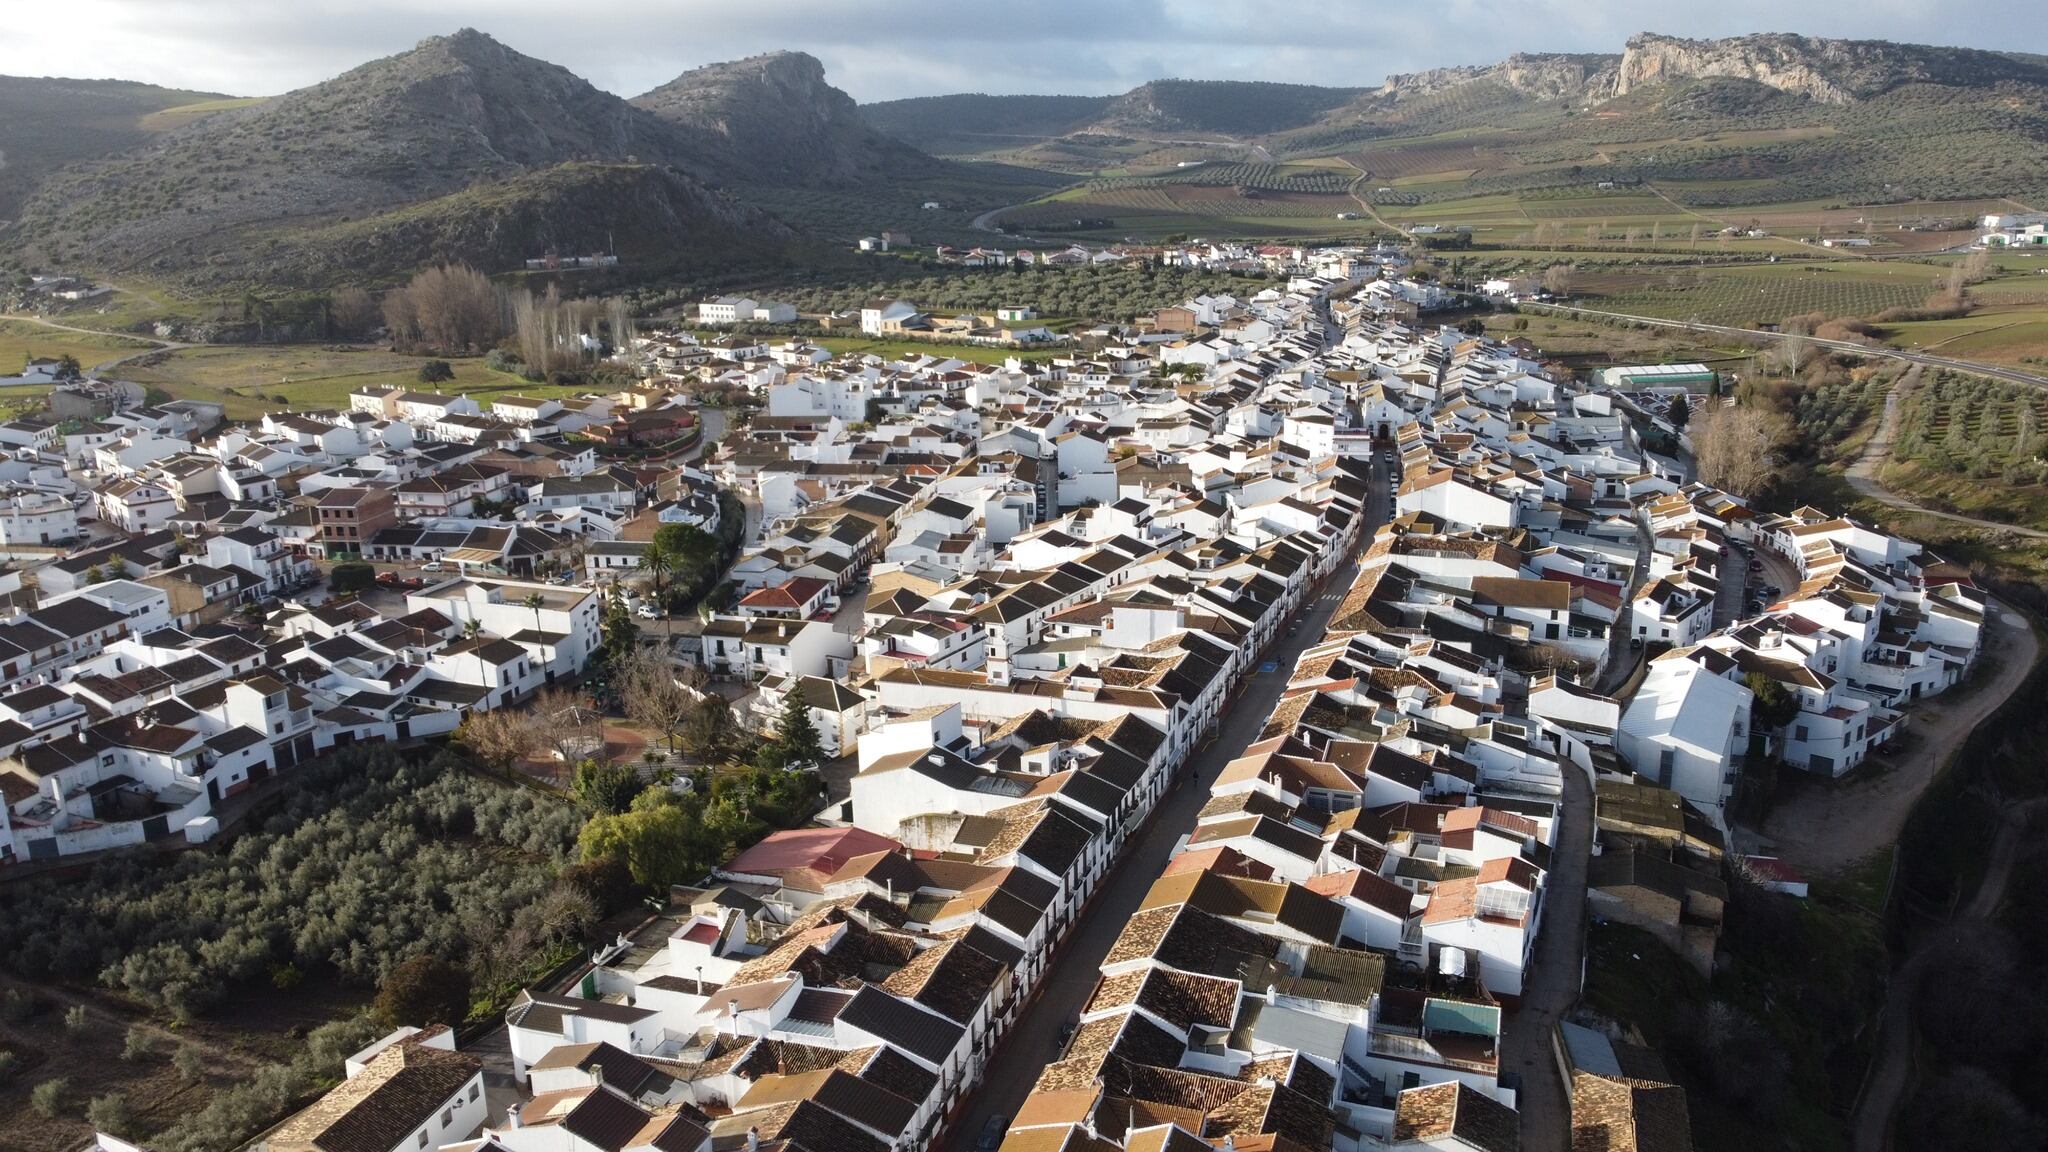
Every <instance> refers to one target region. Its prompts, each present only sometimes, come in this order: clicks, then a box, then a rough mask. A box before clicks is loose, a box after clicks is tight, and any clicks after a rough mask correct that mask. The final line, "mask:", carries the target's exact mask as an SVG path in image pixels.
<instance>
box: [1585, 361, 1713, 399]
mask: <svg viewBox="0 0 2048 1152" xmlns="http://www.w3.org/2000/svg"><path fill="white" fill-rule="evenodd" d="M1719 378H1720V374H1719V373H1717V372H1715V371H1714V370H1713V369H1712V368H1709V367H1707V366H1706V365H1705V364H1641V365H1635V366H1633V367H1627V366H1625V367H1619V368H1603V369H1601V370H1600V373H1599V376H1598V377H1597V379H1598V380H1599V382H1600V383H1601V384H1602V385H1605V386H1606V387H1609V388H1613V389H1616V390H1617V391H1622V392H1636V391H1641V390H1644V389H1651V388H1688V389H1689V388H1696V387H1697V388H1711V387H1712V386H1713V384H1714V381H1716V380H1718V379H1719Z"/></svg>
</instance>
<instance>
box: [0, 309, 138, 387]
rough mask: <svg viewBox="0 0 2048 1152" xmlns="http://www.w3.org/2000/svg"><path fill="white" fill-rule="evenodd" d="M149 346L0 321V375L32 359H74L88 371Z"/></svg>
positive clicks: (115, 337)
mask: <svg viewBox="0 0 2048 1152" xmlns="http://www.w3.org/2000/svg"><path fill="white" fill-rule="evenodd" d="M147 347H149V345H147V344H144V343H141V342H140V341H136V340H125V339H122V338H121V337H118V336H88V335H86V334H85V333H83V332H66V331H64V330H63V329H61V328H45V327H43V326H42V325H40V324H32V323H30V322H28V321H26V320H0V375H5V376H12V375H13V374H15V373H16V372H19V371H21V366H22V365H23V364H24V363H26V362H27V361H28V360H29V359H30V358H31V357H39V356H67V355H69V356H76V357H78V362H79V363H80V364H81V365H84V366H85V367H87V368H90V367H92V366H93V365H95V364H100V363H104V362H105V361H108V360H114V359H118V358H119V357H121V356H125V355H127V354H128V353H130V352H135V351H139V350H141V349H144V348H147Z"/></svg>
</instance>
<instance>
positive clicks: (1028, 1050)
mask: <svg viewBox="0 0 2048 1152" xmlns="http://www.w3.org/2000/svg"><path fill="white" fill-rule="evenodd" d="M1383 476H1384V471H1383V467H1382V465H1381V464H1380V463H1379V462H1378V461H1377V459H1375V462H1374V464H1373V484H1372V498H1371V502H1370V505H1369V506H1368V508H1367V510H1366V523H1365V526H1364V527H1363V528H1362V529H1361V530H1360V532H1359V545H1360V547H1363V546H1364V544H1366V543H1368V542H1369V541H1370V539H1371V534H1372V531H1373V529H1374V528H1375V527H1377V526H1378V525H1380V524H1384V523H1386V520H1387V511H1388V509H1387V505H1388V503H1389V501H1388V498H1387V492H1386V488H1385V486H1384V482H1383ZM1357 574H1358V561H1357V556H1356V550H1354V552H1353V555H1352V556H1351V557H1349V558H1347V559H1346V561H1345V563H1344V564H1342V565H1341V566H1339V567H1338V568H1337V570H1336V571H1334V572H1332V573H1331V574H1330V578H1329V581H1328V583H1327V584H1325V585H1324V587H1323V591H1322V592H1321V593H1320V594H1319V595H1317V596H1315V597H1314V598H1313V599H1311V600H1308V601H1306V602H1305V603H1304V604H1303V605H1302V607H1301V608H1300V609H1299V610H1298V611H1297V612H1296V613H1295V616H1294V619H1293V623H1294V625H1295V628H1294V631H1293V633H1292V634H1291V635H1290V634H1289V633H1288V631H1287V629H1286V628H1282V629H1281V630H1280V634H1279V636H1278V637H1277V638H1276V639H1275V640H1274V642H1273V647H1272V648H1271V649H1270V650H1268V652H1267V653H1266V660H1267V661H1270V662H1272V663H1274V664H1276V665H1277V668H1276V669H1275V670H1274V671H1272V672H1254V673H1253V674H1252V675H1250V676H1247V677H1246V678H1245V681H1244V689H1243V694H1242V695H1240V696H1239V697H1238V698H1237V700H1236V702H1235V703H1233V704H1231V705H1230V706H1229V707H1228V708H1227V709H1226V710H1225V712H1224V717H1223V724H1222V727H1221V729H1220V730H1219V732H1218V734H1217V736H1216V739H1215V740H1214V741H1212V742H1210V743H1209V744H1208V745H1206V746H1205V747H1202V748H1200V749H1197V750H1196V751H1195V753H1194V754H1193V755H1192V756H1191V757H1189V759H1188V763H1187V764H1186V765H1184V766H1183V767H1182V769H1181V777H1180V782H1179V785H1178V786H1177V787H1174V788H1172V789H1170V790H1169V791H1168V792H1167V793H1166V794H1165V795H1164V796H1163V797H1161V798H1160V801H1159V807H1158V808H1156V809H1155V810H1154V811H1153V813H1152V818H1151V820H1150V822H1149V823H1148V824H1147V825H1146V826H1145V828H1144V830H1143V831H1141V832H1140V833H1138V834H1137V835H1136V836H1134V837H1133V838H1132V839H1131V840H1130V841H1129V842H1128V843H1127V844H1126V845H1125V847H1124V851H1123V857H1122V859H1120V860H1119V861H1118V862H1117V864H1116V866H1115V868H1114V869H1113V870H1112V871H1111V872H1110V874H1109V875H1108V876H1106V877H1105V878H1104V879H1103V881H1102V885H1101V887H1099V888H1098V889H1096V892H1095V897H1094V899H1093V900H1092V901H1091V902H1090V903H1089V906H1088V908H1087V910H1086V912H1085V913H1084V914H1083V915H1082V918H1081V919H1080V921H1079V922H1078V923H1076V924H1075V926H1074V930H1073V932H1072V933H1071V934H1070V935H1069V936H1068V938H1067V940H1066V942H1065V943H1064V944H1063V945H1062V946H1061V948H1060V951H1059V953H1058V955H1057V957H1056V958H1055V959H1054V960H1053V962H1052V965H1051V967H1049V968H1048V969H1047V970H1046V973H1045V976H1044V978H1043V979H1042V980H1040V981H1039V986H1038V992H1037V993H1036V1002H1035V1003H1032V1004H1030V1005H1028V1006H1026V1008H1025V1009H1024V1012H1023V1013H1022V1015H1020V1016H1019V1017H1018V1020H1017V1023H1016V1026H1015V1027H1013V1028H1011V1029H1010V1033H1009V1035H1008V1036H1006V1037H1004V1038H1003V1041H1002V1043H1001V1044H1000V1045H999V1046H998V1050H997V1054H996V1056H995V1058H994V1059H992V1060H991V1061H990V1065H989V1066H990V1068H991V1069H992V1070H995V1071H994V1073H993V1074H992V1075H991V1076H990V1077H989V1078H988V1079H987V1080H985V1081H984V1082H983V1083H982V1086H981V1088H980V1089H979V1090H978V1091H977V1092H976V1093H975V1095H973V1096H972V1097H970V1098H969V1100H968V1103H967V1105H966V1107H965V1108H963V1109H962V1111H961V1113H960V1115H959V1116H958V1117H957V1118H956V1119H955V1121H954V1124H953V1128H952V1130H951V1139H950V1146H951V1147H953V1148H957V1149H961V1150H962V1152H972V1150H973V1149H974V1147H975V1142H976V1141H977V1140H978V1139H979V1138H980V1136H981V1131H982V1129H983V1128H984V1127H985V1126H987V1124H988V1122H989V1118H990V1117H992V1116H1000V1117H1002V1118H1003V1121H1004V1122H1005V1123H1007V1122H1008V1121H1009V1119H1010V1118H1011V1117H1013V1116H1015V1115H1016V1114H1017V1109H1018V1108H1019V1107H1020V1106H1021V1105H1022V1104H1023V1103H1024V1098H1025V1097H1026V1096H1028V1095H1030V1093H1031V1085H1032V1084H1033V1083H1034V1082H1035V1081H1036V1080H1037V1078H1038V1071H1039V1069H1040V1068H1042V1067H1043V1066H1044V1065H1046V1064H1047V1063H1050V1062H1051V1061H1053V1060H1055V1059H1057V1058H1058V1056H1059V1052H1058V1050H1057V1049H1058V1044H1059V1035H1060V1030H1061V1029H1062V1028H1063V1027H1064V1026H1065V1025H1066V1024H1067V1023H1068V1022H1070V1021H1072V1020H1074V1019H1075V1018H1076V1017H1078V1016H1079V1015H1080V1012H1081V1008H1082V1006H1083V1005H1084V1004H1086V1003H1087V1001H1088V997H1089V996H1090V995H1092V994H1093V993H1094V991H1095V980H1096V973H1097V970H1098V969H1099V968H1101V966H1102V960H1103V957H1105V956H1107V955H1108V954H1109V948H1110V945H1112V944H1114V943H1115V942H1116V938H1117V936H1118V934H1120V933H1121V932H1122V931H1123V929H1124V925H1125V924H1126V923H1128V922H1129V921H1130V918H1131V917H1132V916H1133V915H1135V914H1136V913H1137V911H1138V905H1139V904H1140V903H1141V902H1142V901H1143V900H1144V898H1145V893H1146V892H1148V891H1150V890H1151V888H1152V884H1153V882H1154V881H1156V880H1157V879H1159V874H1160V873H1161V872H1162V871H1163V870H1164V869H1165V867H1166V861H1167V860H1168V858H1169V857H1171V856H1172V854H1173V849H1174V847H1175V845H1177V844H1179V843H1180V840H1181V838H1182V837H1183V836H1185V835H1187V834H1188V833H1189V832H1191V831H1193V830H1194V826H1195V815H1196V814H1197V813H1198V812H1200V811H1201V808H1202V805H1203V804H1205V803H1207V802H1208V799H1209V789H1210V787H1211V786H1213V785H1214V784H1215V782H1216V777H1217V776H1218V775H1219V774H1220V773H1221V772H1222V771H1223V766H1224V765H1226V764H1228V763H1229V762H1230V761H1232V760H1234V759H1236V758H1237V757H1238V756H1240V755H1242V754H1243V752H1244V749H1245V746H1246V745H1248V744H1250V743H1251V742H1252V741H1253V740H1254V739H1255V738H1256V737H1257V736H1258V734H1259V732H1260V731H1261V730H1262V729H1264V727H1265V724H1266V718H1267V717H1268V716H1270V715H1271V714H1272V711H1273V708H1274V706H1275V705H1276V704H1278V703H1279V700H1280V693H1281V692H1282V691H1283V690H1284V689H1285V688H1286V687H1287V678H1288V675H1289V674H1290V673H1291V671H1292V670H1293V668H1294V661H1295V658H1296V657H1297V656H1299V655H1300V654H1301V651H1302V649H1304V648H1307V647H1308V646H1309V645H1311V644H1314V643H1316V642H1317V641H1319V640H1321V639H1322V636H1323V630H1324V629H1325V628H1327V627H1328V626H1329V623H1330V617H1331V614H1332V613H1334V612H1335V611H1336V610H1337V605H1338V604H1339V603H1341V602H1342V601H1343V599H1344V594H1345V592H1346V591H1348V590H1349V589H1350V587H1351V581H1352V579H1353V578H1354V577H1356V575H1357Z"/></svg>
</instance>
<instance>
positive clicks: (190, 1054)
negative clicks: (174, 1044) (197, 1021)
mask: <svg viewBox="0 0 2048 1152" xmlns="http://www.w3.org/2000/svg"><path fill="white" fill-rule="evenodd" d="M208 1063H209V1062H208V1060H207V1059H206V1053H204V1052H201V1051H200V1050H199V1045H197V1044H180V1045H178V1050H177V1051H175V1052H173V1053H171V1067H172V1068H174V1069H176V1070H177V1073H178V1078H179V1079H180V1080H183V1081H184V1082H185V1083H187V1084H197V1083H199V1082H200V1081H201V1080H204V1079H206V1070H207V1066H208Z"/></svg>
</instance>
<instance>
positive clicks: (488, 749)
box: [455, 708, 541, 775]
mask: <svg viewBox="0 0 2048 1152" xmlns="http://www.w3.org/2000/svg"><path fill="white" fill-rule="evenodd" d="M455 738H456V739H457V740H458V741H460V742H461V743H462V746H463V747H465V748H467V749H469V753H470V755H472V756H474V757H476V758H477V759H478V760H481V761H483V763H484V764H485V766H487V767H489V768H492V769H494V770H496V771H498V772H500V773H504V774H507V775H509V774H510V773H511V771H512V764H513V762H515V761H517V760H518V759H520V758H521V757H523V756H528V755H531V754H532V753H533V751H534V750H535V749H537V748H539V747H540V746H541V744H540V733H539V731H538V730H537V729H536V728H535V725H534V723H533V717H532V716H531V715H530V714H528V713H524V712H514V711H512V710H511V709H509V708H494V709H492V710H491V711H489V712H471V713H469V714H467V715H465V716H464V717H463V718H462V727H460V728H458V729H456V731H455Z"/></svg>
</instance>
